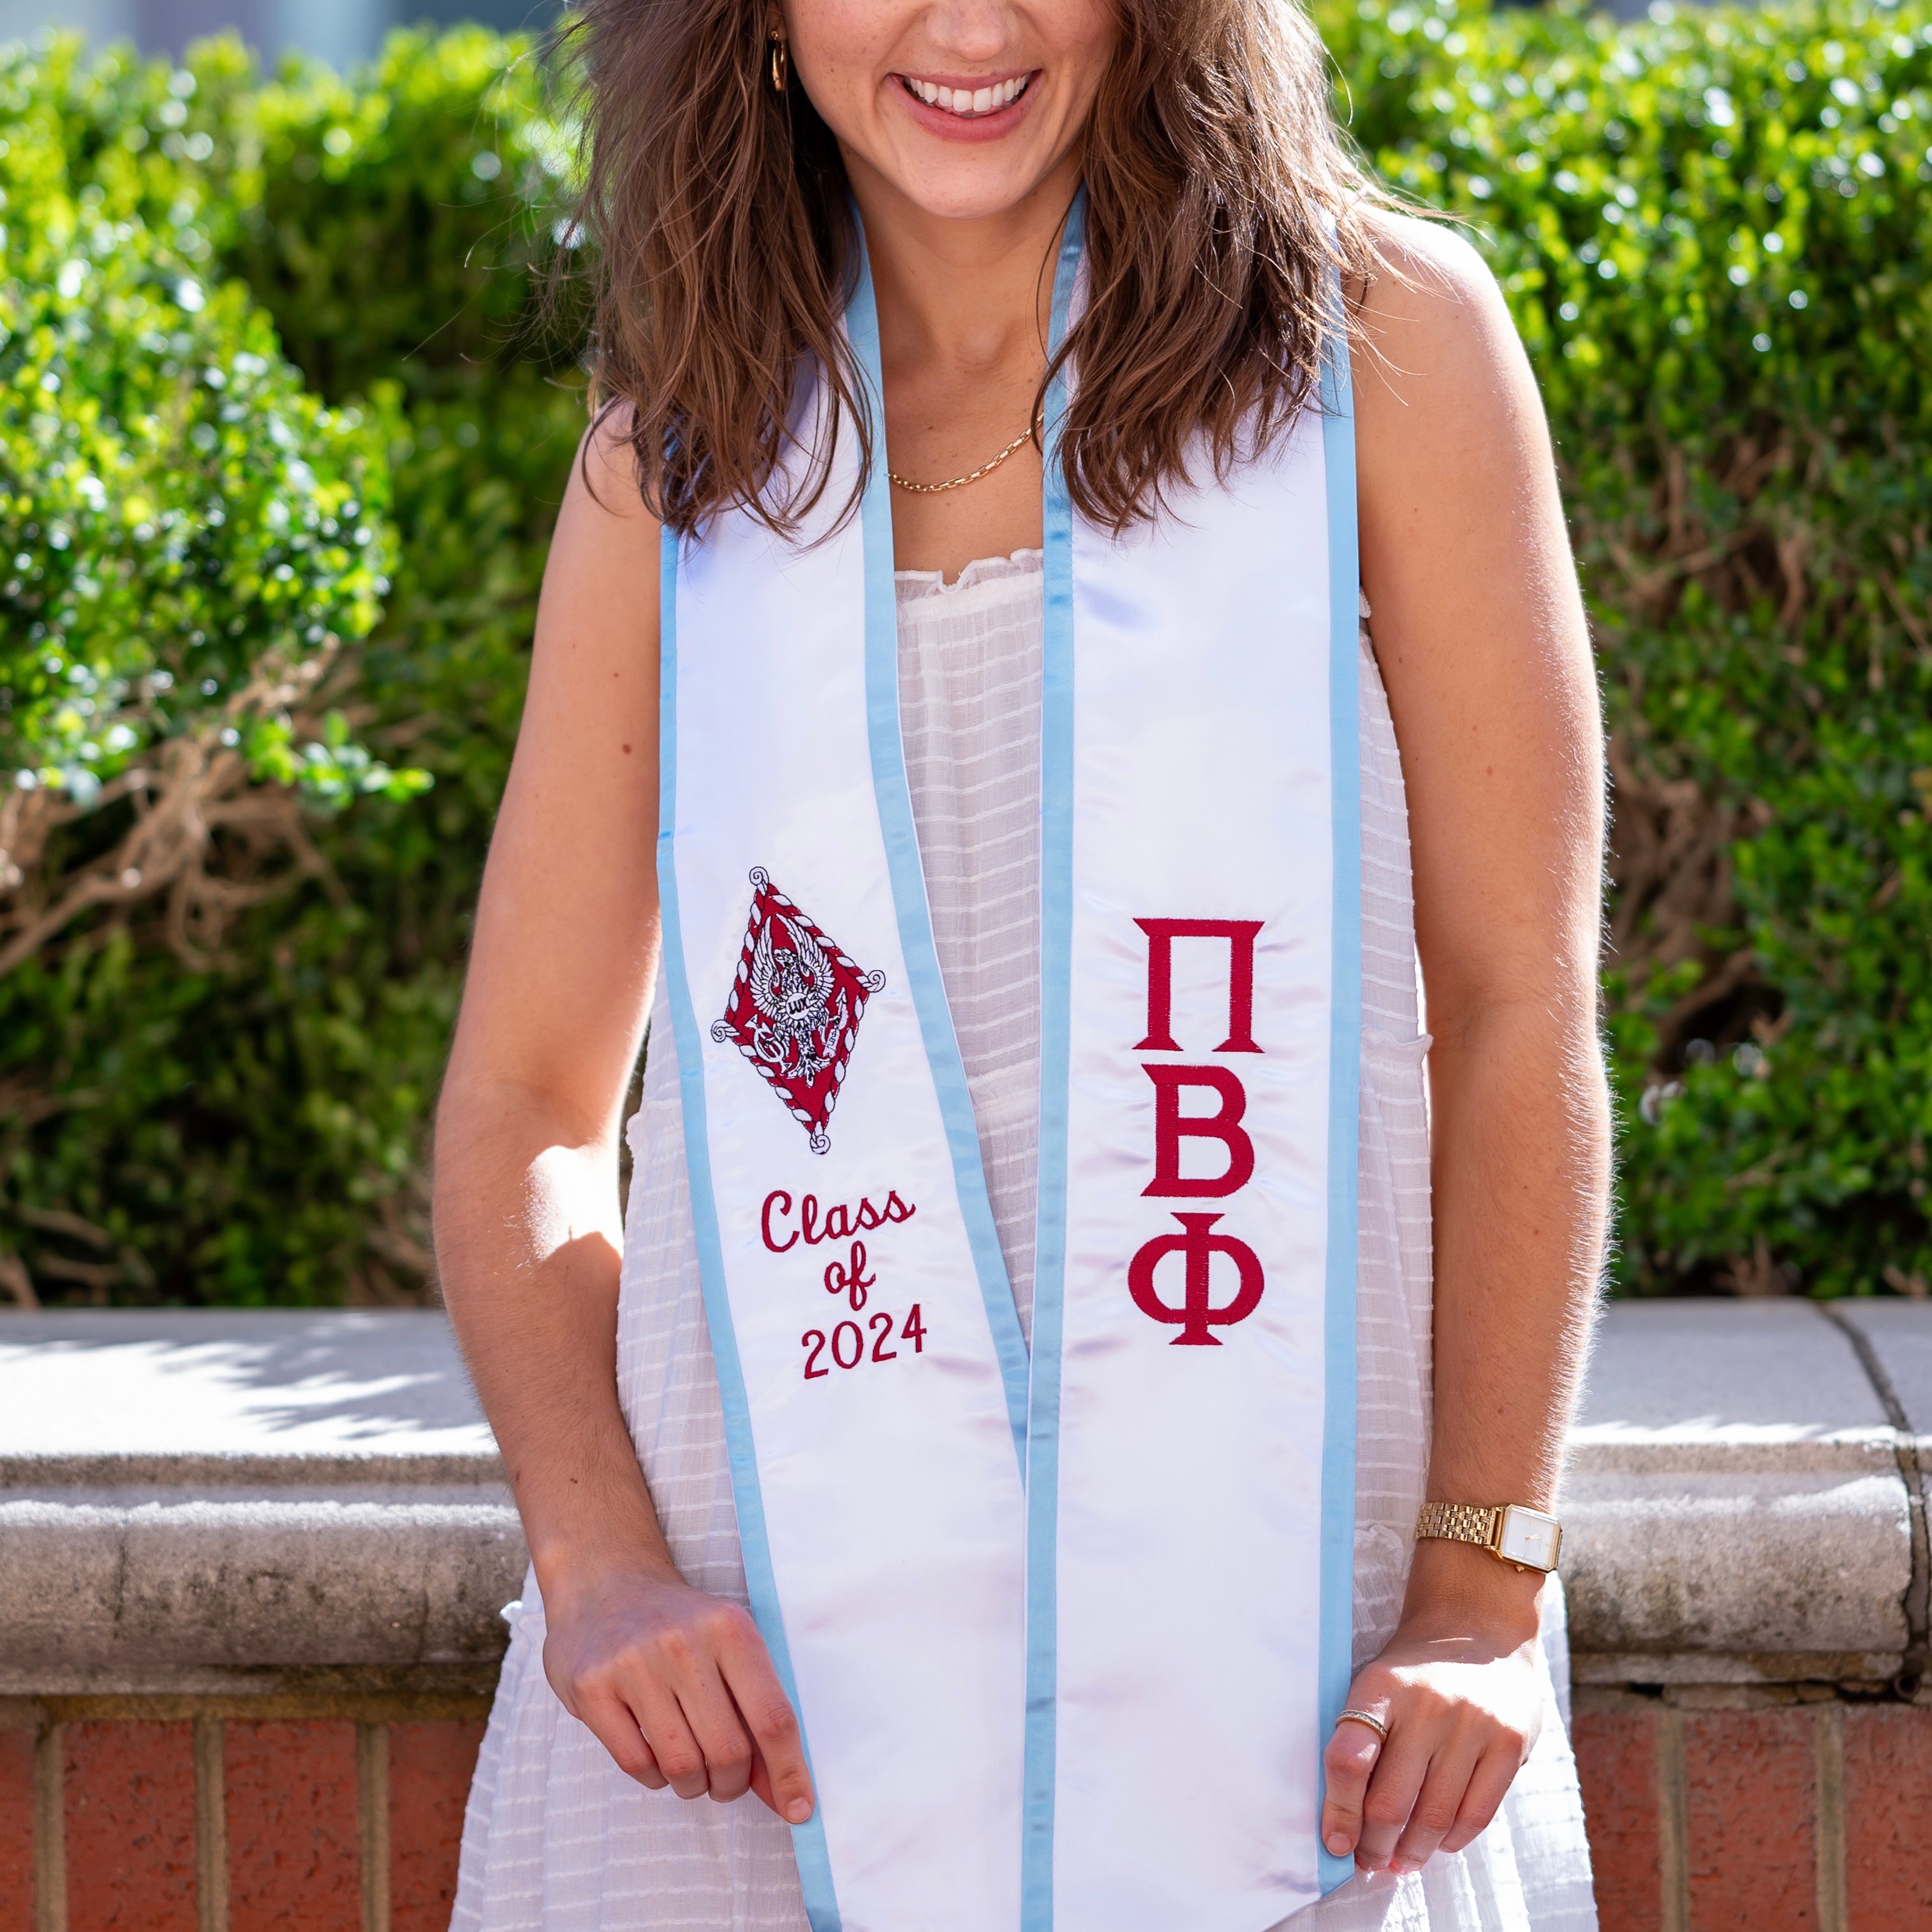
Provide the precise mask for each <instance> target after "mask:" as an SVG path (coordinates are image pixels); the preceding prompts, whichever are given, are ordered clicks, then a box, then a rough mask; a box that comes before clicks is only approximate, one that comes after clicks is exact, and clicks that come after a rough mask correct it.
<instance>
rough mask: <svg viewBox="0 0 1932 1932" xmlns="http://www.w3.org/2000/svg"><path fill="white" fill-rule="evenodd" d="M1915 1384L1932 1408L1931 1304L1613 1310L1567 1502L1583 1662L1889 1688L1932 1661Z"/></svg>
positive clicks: (1586, 1676)
mask: <svg viewBox="0 0 1932 1932" xmlns="http://www.w3.org/2000/svg"><path fill="white" fill-rule="evenodd" d="M1854 1337H1858V1338H1859V1339H1861V1340H1863V1341H1864V1343H1865V1346H1866V1350H1867V1353H1868V1354H1869V1355H1870V1358H1871V1362H1870V1367H1868V1366H1867V1362H1866V1361H1864V1360H1861V1354H1860V1351H1859V1349H1858V1346H1857V1343H1856V1341H1855V1339H1854ZM1874 1369H1875V1370H1876V1371H1877V1376H1878V1378H1879V1380H1882V1382H1885V1384H1886V1385H1887V1386H1886V1387H1885V1388H1880V1387H1879V1385H1878V1382H1876V1381H1875V1379H1874V1376H1873V1372H1872V1371H1873V1370H1874ZM1888 1399H1889V1400H1890V1401H1891V1403H1893V1404H1894V1406H1896V1407H1897V1409H1899V1411H1900V1413H1901V1414H1902V1415H1903V1418H1904V1419H1905V1421H1906V1423H1907V1424H1908V1426H1907V1427H1906V1428H1905V1429H1904V1430H1900V1429H1898V1428H1897V1427H1894V1421H1893V1415H1892V1413H1891V1410H1890V1409H1888ZM1913 1401H1917V1402H1918V1403H1921V1404H1922V1406H1921V1408H1919V1409H1918V1410H1917V1411H1916V1412H1914V1411H1913V1409H1912V1408H1911V1407H1910V1406H1909V1405H1910V1404H1911V1403H1912V1402H1913ZM1915 1414H1916V1415H1918V1416H1920V1417H1928V1418H1932V1307H1919V1306H1916V1305H1913V1304H1903V1303H1876V1302H1871V1303H1864V1304H1838V1306H1837V1307H1835V1310H1833V1311H1832V1313H1829V1314H1828V1313H1826V1312H1825V1311H1824V1310H1822V1309H1821V1308H1820V1307H1817V1306H1816V1305H1815V1304H1811V1303H1809V1302H1804V1301H1761V1302H1714V1301H1707V1302H1695V1301H1685V1302H1652V1303H1624V1304H1618V1305H1617V1306H1616V1307H1613V1308H1611V1309H1610V1310H1609V1311H1608V1313H1607V1317H1606V1319H1605V1320H1604V1325H1603V1328H1602V1331H1601V1336H1600V1339H1599V1343H1598V1350H1597V1354H1596V1358H1595V1361H1594V1362H1593V1364H1592V1370H1591V1376H1590V1382H1589V1394H1588V1397H1587V1400H1586V1404H1585V1407H1584V1410H1583V1415H1582V1416H1581V1417H1580V1419H1579V1423H1578V1426H1577V1429H1576V1430H1575V1432H1574V1434H1573V1436H1572V1438H1571V1464H1570V1468H1571V1474H1570V1478H1569V1481H1568V1487H1567V1492H1566V1496H1565V1505H1564V1516H1565V1522H1566V1524H1567V1526H1568V1527H1567V1529H1566V1531H1565V1564H1564V1571H1565V1581H1566V1583H1567V1585H1568V1588H1569V1590H1570V1603H1571V1642H1572V1645H1573V1648H1574V1668H1575V1670H1576V1673H1577V1679H1578V1681H1579V1682H1583V1683H1586V1684H1588V1683H1597V1684H1659V1685H1661V1684H1688V1683H1703V1684H1711V1685H1721V1684H1735V1685H1750V1684H1763V1685H1779V1684H1782V1685H1790V1684H1795V1683H1799V1682H1805V1681H1814V1682H1832V1683H1841V1684H1851V1683H1854V1682H1855V1683H1858V1684H1861V1685H1873V1686H1876V1685H1882V1684H1883V1683H1885V1682H1887V1681H1888V1680H1889V1679H1893V1678H1894V1677H1897V1676H1900V1674H1901V1673H1908V1672H1909V1671H1912V1670H1915V1669H1916V1667H1917V1663H1916V1653H1918V1652H1921V1651H1922V1649H1923V1647H1924V1641H1925V1625H1924V1616H1925V1609H1926V1606H1925V1601H1924V1599H1925V1582H1926V1579H1925V1574H1924V1573H1925V1564H1924V1538H1923V1531H1922V1525H1923V1520H1924V1517H1923V1497H1922V1479H1921V1478H1920V1476H1919V1474H1918V1472H1919V1469H1920V1468H1921V1462H1920V1453H1921V1447H1922V1448H1924V1449H1926V1450H1927V1451H1932V1442H1927V1440H1926V1439H1924V1438H1922V1437H1921V1436H1918V1434H1917V1433H1915V1424H1914V1421H1913V1418H1914V1415H1915ZM1915 1517H1917V1520H1918V1534H1917V1535H1916V1536H1915Z"/></svg>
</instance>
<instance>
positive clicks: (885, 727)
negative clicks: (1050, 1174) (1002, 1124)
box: [845, 234, 1027, 1472]
mask: <svg viewBox="0 0 1932 1932" xmlns="http://www.w3.org/2000/svg"><path fill="white" fill-rule="evenodd" d="M845 332H846V335H847V338H849V339H850V342H851V344H852V354H853V360H854V361H855V362H856V363H857V364H858V366H859V377H860V380H862V383H864V385H865V405H866V407H868V409H869V410H870V411H871V422H872V471H871V475H870V476H869V477H868V478H867V479H866V481H865V496H864V498H863V499H862V501H861V502H860V505H859V523H860V528H861V531H862V535H863V538H864V541H865V711H866V725H867V730H868V733H869V736H870V739H871V751H872V789H873V790H874V793H876V794H877V799H878V802H879V829H880V832H881V833H882V834H883V837H884V839H885V846H886V869H887V871H889V874H890V875H891V878H892V906H893V910H894V911H895V913H896V914H897V915H898V929H899V950H900V951H901V953H903V954H904V958H905V964H906V978H907V982H908V983H909V985H910V989H911V992H912V999H913V1008H914V1010H915V1011H916V1013H918V1015H919V1033H920V1035H921V1037H922V1039H923V1040H924V1041H925V1043H926V1061H927V1064H929V1066H930V1067H932V1084H933V1086H934V1087H935V1089H936V1090H937V1091H938V1097H939V1112H940V1116H941V1119H943V1120H944V1122H945V1124H946V1145H947V1152H948V1153H949V1154H950V1155H951V1156H952V1158H953V1186H954V1188H955V1190H956V1192H957V1193H958V1195H959V1213H960V1217H961V1219H962V1220H963V1221H964V1222H965V1224H966V1241H967V1244H968V1247H970V1248H971V1250H972V1254H973V1265H974V1269H975V1271H977V1274H978V1275H979V1277H980V1295H981V1297H982V1298H983V1300H984V1301H985V1303H986V1322H987V1325H988V1326H989V1328H991V1329H992V1331H993V1349H994V1352H995V1355H997V1356H998V1360H999V1364H1000V1374H1001V1379H1003V1380H1004V1383H1005V1385H1006V1394H1007V1419H1008V1421H1010V1423H1011V1424H1012V1426H1013V1453H1014V1454H1015V1455H1016V1457H1019V1460H1020V1463H1021V1467H1022V1472H1024V1469H1025V1462H1026V1431H1027V1348H1026V1337H1025V1335H1024V1334H1022V1332H1021V1329H1020V1318H1019V1310H1018V1309H1017V1308H1016V1307H1015V1306H1014V1305H1013V1283H1012V1282H1011V1280H1010V1279H1009V1278H1008V1277H1007V1262H1006V1257H1005V1256H1004V1255H1003V1254H1002V1253H1001V1251H1000V1236H999V1230H998V1228H997V1227H996V1226H995V1223H994V1220H993V1208H992V1201H991V1200H990V1199H989V1197H988V1196H987V1193H986V1170H985V1169H984V1167H983V1165H982V1163H981V1160H980V1130H979V1127H978V1125H977V1123H976V1122H975V1121H974V1118H973V1100H972V1095H971V1090H970V1089H969V1088H968V1086H967V1085H966V1067H965V1062H964V1061H962V1060H961V1058H959V1037H958V1036H957V1035H956V1034H955V1033H954V1031H953V1013H952V1010H951V1008H950V1007H949V1006H948V1005H947V998H946V983H945V981H944V979H943V978H942V977H941V974H940V971H939V953H938V949H937V948H936V947H935V945H934V944H933V939H932V909H931V907H930V906H929V903H928V901H927V899H926V873H925V871H924V869H923V868H922V866H921V865H920V863H919V832H918V828H917V826H916V823H915V822H914V820H913V815H912V793H911V791H910V788H909V787H908V786H907V783H906V772H905V747H904V742H903V740H902V739H901V736H900V735H899V646H898V592H897V590H896V589H895V586H894V583H893V580H892V479H891V478H890V476H889V474H888V473H887V464H886V407H885V393H886V392H885V384H884V382H883V379H882V377H881V376H880V368H879V317H878V311H877V308H876V306H875V305H874V302H873V299H872V271H871V263H870V262H869V260H868V259H867V257H866V255H865V242H864V239H863V235H862V234H861V237H860V241H859V286H858V287H857V288H856V289H855V290H853V294H852V300H851V303H850V306H849V307H848V308H847V310H846V312H845Z"/></svg>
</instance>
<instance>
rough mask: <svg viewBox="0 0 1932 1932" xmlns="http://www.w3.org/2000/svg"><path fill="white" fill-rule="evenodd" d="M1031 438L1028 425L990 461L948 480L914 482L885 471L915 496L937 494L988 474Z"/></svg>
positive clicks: (1031, 432)
mask: <svg viewBox="0 0 1932 1932" xmlns="http://www.w3.org/2000/svg"><path fill="white" fill-rule="evenodd" d="M1032 440H1033V431H1032V429H1031V427H1028V428H1025V429H1023V430H1022V431H1020V433H1019V435H1018V436H1016V437H1014V438H1013V441H1012V442H1011V443H1008V444H1007V446H1006V448H1005V449H1003V450H1001V452H1000V453H999V455H997V456H996V457H995V458H993V460H992V462H990V463H981V464H980V466H979V468H978V469H969V470H968V472H966V474H965V475H964V476H956V477H954V478H953V479H952V481H950V482H947V483H915V482H913V481H912V480H911V478H909V477H905V476H901V475H900V474H899V472H898V471H897V470H896V469H888V470H887V471H886V475H888V476H889V477H890V478H892V481H894V482H895V483H896V484H898V487H900V488H901V490H910V491H912V493H913V495H915V496H938V495H939V494H940V493H941V492H942V491H944V490H959V489H963V488H964V487H965V486H966V484H968V483H977V482H978V481H979V480H980V478H981V477H983V476H990V475H992V473H993V472H994V471H995V469H998V468H999V466H1000V465H1001V463H1004V462H1005V461H1006V460H1007V458H1008V457H1010V455H1013V452H1015V451H1016V449H1019V446H1020V445H1021V444H1022V443H1031V441H1032Z"/></svg>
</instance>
